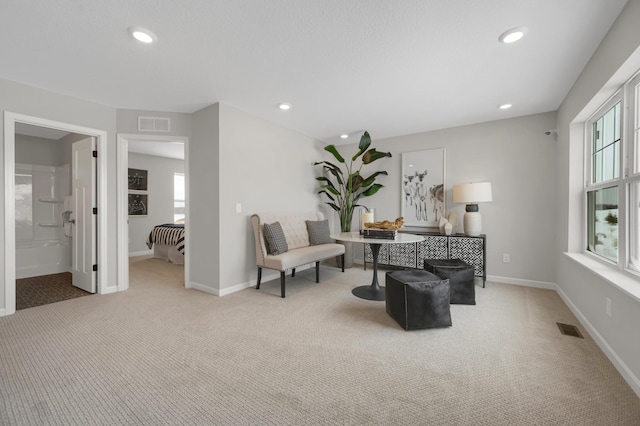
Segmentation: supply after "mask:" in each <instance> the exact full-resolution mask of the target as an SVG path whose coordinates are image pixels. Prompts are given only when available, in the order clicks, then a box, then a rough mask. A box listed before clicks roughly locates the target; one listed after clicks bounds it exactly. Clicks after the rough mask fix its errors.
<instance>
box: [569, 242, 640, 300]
mask: <svg viewBox="0 0 640 426" xmlns="http://www.w3.org/2000/svg"><path fill="white" fill-rule="evenodd" d="M565 255H566V256H567V257H569V258H570V259H572V260H573V261H574V262H576V263H577V264H579V265H582V266H584V267H585V268H587V269H588V270H590V271H591V272H593V273H594V274H596V275H598V276H599V277H601V278H603V279H605V280H606V281H608V282H609V283H610V284H611V285H613V286H615V287H617V288H619V289H620V290H622V291H623V292H624V293H626V294H628V295H629V296H631V297H633V298H634V299H636V300H637V301H639V302H640V278H634V277H633V276H631V275H629V274H627V273H626V272H622V271H620V270H618V269H617V268H613V267H611V266H609V265H605V264H604V263H602V262H598V261H597V260H595V259H592V258H591V257H590V256H587V255H586V254H583V253H566V252H565Z"/></svg>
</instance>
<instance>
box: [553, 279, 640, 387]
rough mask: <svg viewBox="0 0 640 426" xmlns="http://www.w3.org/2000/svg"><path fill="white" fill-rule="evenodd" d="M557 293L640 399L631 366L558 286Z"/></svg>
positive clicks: (637, 382) (639, 384)
mask: <svg viewBox="0 0 640 426" xmlns="http://www.w3.org/2000/svg"><path fill="white" fill-rule="evenodd" d="M556 292H557V293H558V294H559V295H560V298H561V299H562V300H563V301H564V303H565V304H566V305H567V306H568V307H569V309H570V310H571V312H573V315H575V316H576V318H578V321H580V324H582V326H583V327H584V328H586V329H587V331H588V332H589V335H591V337H593V340H594V341H595V342H596V344H597V345H598V346H599V347H600V349H601V350H602V352H604V354H605V355H606V356H607V358H609V361H611V363H612V364H613V366H614V367H615V368H616V370H618V372H619V373H620V375H621V376H622V377H623V378H624V380H625V381H626V382H627V383H628V384H629V386H631V389H633V391H634V392H635V393H636V395H638V397H639V398H640V379H638V377H637V376H636V375H635V374H633V371H631V369H630V368H629V366H627V364H625V362H624V361H623V360H622V359H620V357H619V356H618V354H616V352H615V351H614V350H613V348H612V347H611V346H609V344H608V343H607V341H606V340H605V339H604V337H602V335H601V334H600V333H598V331H597V330H596V329H595V327H594V326H593V325H592V324H591V323H590V322H589V320H588V319H587V317H585V316H584V315H583V314H582V312H580V309H578V307H577V306H576V305H574V304H573V302H572V301H571V299H569V297H568V296H567V295H566V294H565V292H564V291H562V289H560V288H559V287H557V286H556Z"/></svg>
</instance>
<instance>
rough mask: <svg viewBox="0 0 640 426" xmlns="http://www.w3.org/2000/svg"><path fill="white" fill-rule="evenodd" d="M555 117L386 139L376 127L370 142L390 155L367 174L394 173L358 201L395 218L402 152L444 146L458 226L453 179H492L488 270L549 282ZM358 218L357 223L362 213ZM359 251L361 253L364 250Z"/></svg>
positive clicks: (486, 212)
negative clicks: (550, 133)
mask: <svg viewBox="0 0 640 426" xmlns="http://www.w3.org/2000/svg"><path fill="white" fill-rule="evenodd" d="M555 124H556V115H555V113H553V112H550V113H544V114H536V115H530V116H525V117H518V118H512V119H506V120H499V121H492V122H487V123H480V124H474V125H470V126H463V127H456V128H451V129H444V130H438V131H432V132H426V133H417V134H413V135H406V136H400V137H393V138H388V139H380V140H376V139H375V135H371V137H372V139H373V142H372V146H373V147H375V148H376V149H377V150H379V151H388V152H391V154H392V155H393V157H392V158H387V159H383V160H378V161H376V162H374V163H372V164H370V165H368V166H365V167H368V168H367V169H366V170H367V172H366V173H365V175H368V174H370V173H371V172H373V171H376V170H386V171H387V172H388V173H389V175H388V176H382V177H379V178H378V181H379V183H382V184H384V185H385V188H382V189H381V190H380V191H379V192H378V193H377V194H375V195H374V196H372V197H368V198H364V199H361V200H360V201H361V203H364V204H366V205H367V206H368V207H373V208H375V209H376V220H385V219H387V220H394V219H395V218H396V217H398V216H400V215H401V190H400V188H401V175H402V153H403V152H410V151H419V150H426V149H434V148H445V150H446V165H445V188H446V211H447V215H448V214H449V212H450V211H454V212H455V213H456V214H457V215H458V217H459V229H458V230H457V231H458V232H463V226H462V217H463V215H464V205H463V204H453V202H452V194H451V190H452V187H453V185H456V184H459V183H465V182H484V181H489V182H491V184H492V190H493V202H491V203H482V204H480V205H479V207H480V213H481V214H482V228H483V229H482V233H484V234H486V236H487V274H488V275H490V276H492V277H491V278H492V279H499V280H501V279H503V278H504V279H506V280H508V281H511V282H513V281H514V280H523V281H524V282H525V283H528V284H533V285H542V286H548V285H551V283H554V282H555V257H554V256H553V252H552V250H550V248H551V247H552V246H553V244H554V243H555V238H556V237H555V236H556V232H557V230H556V224H557V220H556V212H555V201H556V199H555V185H556V173H555V169H554V164H555V150H556V142H555V140H554V138H553V137H552V136H547V135H545V131H546V130H549V129H553V128H555ZM339 149H340V150H341V152H343V153H344V154H345V155H346V154H347V153H352V152H355V145H351V146H350V147H344V148H343V147H340V148H339ZM327 158H329V157H327ZM354 222H355V227H357V219H354ZM355 227H354V228H353V229H356V228H355ZM503 253H508V254H510V255H511V263H503V262H502V254H503ZM356 255H357V256H358V258H361V257H362V250H361V249H357V250H356ZM518 282H520V281H518Z"/></svg>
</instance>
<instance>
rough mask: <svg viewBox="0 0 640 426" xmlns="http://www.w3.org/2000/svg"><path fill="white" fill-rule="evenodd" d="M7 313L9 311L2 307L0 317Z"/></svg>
mask: <svg viewBox="0 0 640 426" xmlns="http://www.w3.org/2000/svg"><path fill="white" fill-rule="evenodd" d="M5 315H7V311H6V310H5V309H0V317H3V316H5Z"/></svg>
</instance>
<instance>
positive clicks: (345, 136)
mask: <svg viewBox="0 0 640 426" xmlns="http://www.w3.org/2000/svg"><path fill="white" fill-rule="evenodd" d="M340 137H341V138H342V139H347V138H348V137H349V135H347V134H346V133H345V134H344V135H340Z"/></svg>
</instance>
